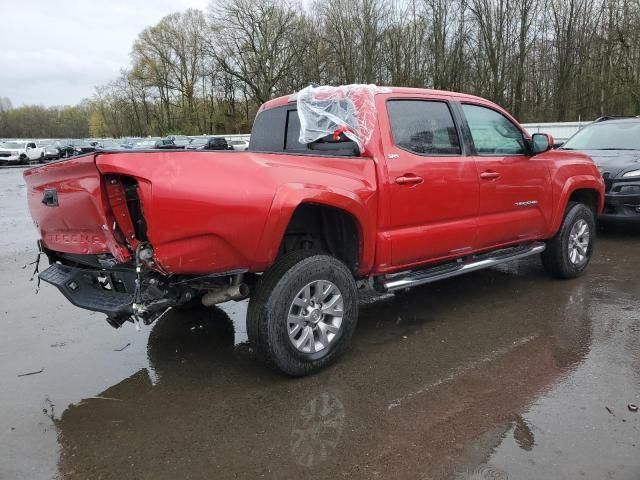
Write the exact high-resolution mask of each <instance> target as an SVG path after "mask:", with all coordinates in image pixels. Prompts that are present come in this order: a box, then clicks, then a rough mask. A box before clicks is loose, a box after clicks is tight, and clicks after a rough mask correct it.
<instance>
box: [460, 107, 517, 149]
mask: <svg viewBox="0 0 640 480" xmlns="http://www.w3.org/2000/svg"><path fill="white" fill-rule="evenodd" d="M462 110H463V111H464V115H465V117H466V118H467V123H468V124H469V129H470V130H471V138H472V139H473V143H474V145H475V147H476V152H477V153H478V155H523V154H526V153H527V147H526V144H525V140H524V136H523V135H522V131H521V130H520V129H519V128H518V127H516V126H515V125H514V124H513V122H511V120H509V119H508V118H507V117H505V116H504V115H502V114H501V113H498V112H496V111H495V110H491V109H490V108H486V107H480V106H478V105H468V104H466V105H462Z"/></svg>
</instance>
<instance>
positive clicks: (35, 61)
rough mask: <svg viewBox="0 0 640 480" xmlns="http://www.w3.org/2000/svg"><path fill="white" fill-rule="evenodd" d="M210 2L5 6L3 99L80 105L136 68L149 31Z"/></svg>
mask: <svg viewBox="0 0 640 480" xmlns="http://www.w3.org/2000/svg"><path fill="white" fill-rule="evenodd" d="M208 3H209V0H103V1H98V0H67V1H63V0H3V1H2V8H1V9H0V10H1V12H2V13H1V15H2V28H0V97H9V99H10V100H11V102H12V103H13V106H14V107H17V106H21V105H24V104H40V105H46V106H50V105H73V104H75V103H78V102H79V101H80V100H82V99H83V98H86V97H90V96H91V95H93V93H94V87H95V86H96V85H101V84H104V83H107V82H108V81H110V80H112V79H114V78H115V77H117V76H118V73H119V72H120V69H121V68H123V67H126V66H127V65H128V64H129V52H130V51H131V45H132V44H133V41H134V40H135V39H136V37H137V35H138V33H140V31H141V30H143V29H144V28H145V27H147V26H150V25H153V24H155V23H157V22H158V21H159V20H160V19H161V18H162V17H163V16H165V15H167V14H169V13H173V12H176V11H180V10H184V9H186V8H189V7H194V8H200V9H203V10H206V7H207V5H208Z"/></svg>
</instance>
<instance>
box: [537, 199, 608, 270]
mask: <svg viewBox="0 0 640 480" xmlns="http://www.w3.org/2000/svg"><path fill="white" fill-rule="evenodd" d="M595 236H596V220H595V215H594V213H593V210H591V209H590V208H589V207H587V206H586V205H585V204H583V203H573V202H572V203H570V204H569V206H568V207H567V211H566V213H565V216H564V220H563V222H562V225H561V226H560V230H559V231H558V233H557V234H556V236H555V237H553V238H552V239H551V240H549V241H548V242H547V249H546V250H545V251H544V252H543V253H542V264H543V265H544V268H545V270H547V272H549V273H550V274H551V275H553V276H554V277H556V278H575V277H577V276H579V275H581V274H582V273H583V272H584V271H585V270H586V268H587V265H589V261H590V260H591V256H592V254H593V245H594V241H595Z"/></svg>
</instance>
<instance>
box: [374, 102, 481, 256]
mask: <svg viewBox="0 0 640 480" xmlns="http://www.w3.org/2000/svg"><path fill="white" fill-rule="evenodd" d="M384 109H386V116H387V120H388V123H386V122H384V121H383V120H381V122H380V125H381V136H382V143H383V151H384V154H385V162H386V175H385V177H386V185H385V190H386V191H387V192H388V195H386V197H387V199H388V202H389V205H388V206H387V211H388V212H389V213H388V219H386V221H385V223H386V225H385V228H384V229H385V230H386V235H388V238H390V240H391V263H392V264H393V265H394V266H401V265H411V264H418V263H424V262H427V261H432V260H438V259H442V258H446V257H452V256H461V255H463V254H464V253H467V252H470V251H472V250H473V249H475V247H476V215H477V213H478V188H479V182H478V175H477V172H476V168H475V165H474V160H473V157H472V156H469V155H466V152H465V151H464V148H463V145H462V141H461V131H460V129H459V128H458V125H457V124H456V122H455V121H454V115H453V111H452V109H451V106H450V105H449V103H448V101H447V100H446V99H440V98H429V97H424V98H416V97H415V96H414V95H412V96H411V98H388V99H387V100H386V102H385V105H384ZM379 110H381V108H379Z"/></svg>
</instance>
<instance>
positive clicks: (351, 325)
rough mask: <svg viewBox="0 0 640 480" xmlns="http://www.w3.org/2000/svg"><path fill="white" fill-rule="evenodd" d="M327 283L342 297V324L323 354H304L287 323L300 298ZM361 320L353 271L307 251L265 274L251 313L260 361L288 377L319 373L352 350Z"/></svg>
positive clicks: (250, 330) (294, 254)
mask: <svg viewBox="0 0 640 480" xmlns="http://www.w3.org/2000/svg"><path fill="white" fill-rule="evenodd" d="M317 280H327V281H330V282H332V283H333V284H334V285H335V286H336V287H337V288H338V290H339V291H340V293H341V295H342V300H343V312H342V324H341V325H340V329H339V331H338V332H337V333H336V336H335V337H334V339H333V340H332V341H331V342H330V343H329V344H328V345H327V346H326V347H325V348H324V349H322V350H321V351H319V352H315V353H304V352H302V351H300V350H298V349H297V348H296V347H295V346H294V345H293V343H292V340H290V339H289V332H288V329H287V325H288V322H287V318H288V315H289V309H290V308H291V305H292V303H293V300H294V299H295V298H296V296H297V295H298V293H299V292H300V291H301V290H302V289H303V288H304V287H305V285H308V284H309V283H311V282H314V281H317ZM357 319H358V291H357V287H356V282H355V279H354V278H353V275H352V274H351V272H350V271H349V269H348V268H347V266H346V265H345V264H344V263H342V262H341V261H340V260H338V259H337V258H335V257H332V256H329V255H325V254H322V253H318V252H315V251H308V250H301V251H295V252H292V253H290V254H288V255H286V256H284V257H283V258H281V259H280V260H279V261H278V262H277V263H276V264H275V265H274V266H273V267H271V269H270V270H268V271H267V272H266V273H264V274H263V275H262V276H261V277H260V280H259V281H258V283H257V284H256V287H255V289H254V291H253V293H252V296H251V299H250V300H249V309H248V312H247V335H248V337H249V341H250V343H251V345H252V346H253V348H254V350H255V351H256V353H257V355H258V356H259V357H260V358H261V359H262V360H264V361H265V362H267V363H268V364H270V365H271V366H273V367H275V368H277V369H279V370H280V371H282V372H284V373H285V374H287V375H290V376H294V377H300V376H304V375H309V374H311V373H314V372H317V371H318V370H320V369H322V368H324V367H325V366H327V365H329V364H330V363H331V362H333V361H334V360H335V359H336V358H338V357H339V356H340V355H341V354H342V353H343V352H344V351H345V350H346V349H347V348H348V346H349V344H350V341H351V337H352V336H353V332H354V331H355V328H356V323H357Z"/></svg>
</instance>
